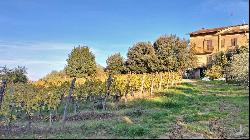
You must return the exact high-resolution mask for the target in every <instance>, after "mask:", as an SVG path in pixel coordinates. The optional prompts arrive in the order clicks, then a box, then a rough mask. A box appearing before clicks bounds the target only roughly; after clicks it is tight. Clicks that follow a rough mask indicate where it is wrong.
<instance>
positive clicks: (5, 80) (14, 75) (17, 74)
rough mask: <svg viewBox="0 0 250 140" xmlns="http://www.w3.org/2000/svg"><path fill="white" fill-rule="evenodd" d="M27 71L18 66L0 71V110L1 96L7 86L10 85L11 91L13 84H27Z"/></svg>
mask: <svg viewBox="0 0 250 140" xmlns="http://www.w3.org/2000/svg"><path fill="white" fill-rule="evenodd" d="M26 74H27V71H26V68H25V67H21V66H18V67H17V68H13V69H9V68H7V67H6V66H4V67H2V69H0V108H1V104H2V101H3V96H4V92H5V88H6V87H7V84H10V85H11V89H12V90H11V91H13V84H14V83H27V82H28V78H27V76H26Z"/></svg>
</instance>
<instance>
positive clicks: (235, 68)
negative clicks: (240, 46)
mask: <svg viewBox="0 0 250 140" xmlns="http://www.w3.org/2000/svg"><path fill="white" fill-rule="evenodd" d="M226 76H227V80H228V81H233V82H237V83H239V84H241V85H246V86H249V53H248V52H244V53H240V54H236V55H234V56H233V58H232V61H231V63H230V65H229V67H228V68H227V72H226Z"/></svg>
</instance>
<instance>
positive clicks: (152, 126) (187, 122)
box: [0, 81, 249, 138]
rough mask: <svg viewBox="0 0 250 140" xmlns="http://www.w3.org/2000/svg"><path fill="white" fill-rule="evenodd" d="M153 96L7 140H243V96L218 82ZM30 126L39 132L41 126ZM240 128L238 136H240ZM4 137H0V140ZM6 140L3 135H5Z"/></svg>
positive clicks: (245, 103)
mask: <svg viewBox="0 0 250 140" xmlns="http://www.w3.org/2000/svg"><path fill="white" fill-rule="evenodd" d="M158 94H159V97H155V98H152V99H141V100H134V101H131V102H129V103H127V105H126V106H123V107H122V108H121V109H120V110H119V111H113V112H112V113H115V114H117V115H118V116H117V117H114V118H110V119H93V120H85V121H71V122H68V123H67V124H66V128H64V129H60V127H59V126H60V124H59V122H56V123H55V124H54V127H53V128H52V130H50V131H48V132H47V131H43V130H41V131H37V132H33V133H31V132H27V133H21V134H18V135H11V137H12V138H173V137H175V138H229V137H230V138H232V137H241V138H242V137H249V125H248V124H249V98H248V96H249V92H248V90H245V89H243V88H242V87H239V86H233V85H228V84H226V83H224V82H219V81H212V82H204V81H197V82H194V83H183V84H182V85H180V86H178V87H176V88H175V89H169V90H168V91H167V90H166V91H164V92H162V93H158ZM36 126H39V127H41V128H43V127H44V128H45V127H46V125H45V124H44V123H40V124H39V123H37V124H36ZM240 126H242V131H243V132H242V133H237V132H239V131H240ZM1 137H2V138H3V137H4V138H6V135H5V136H3V135H2V136H0V138H1ZM8 137H9V136H8Z"/></svg>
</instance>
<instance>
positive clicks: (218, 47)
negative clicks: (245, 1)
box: [189, 24, 249, 78]
mask: <svg viewBox="0 0 250 140" xmlns="http://www.w3.org/2000/svg"><path fill="white" fill-rule="evenodd" d="M189 35H190V44H191V46H193V47H194V50H195V52H196V57H197V60H198V62H197V63H198V67H197V69H196V71H195V74H194V75H195V78H198V77H200V75H201V73H202V72H201V71H202V70H203V69H204V68H206V66H207V65H208V63H209V62H210V61H211V59H212V55H213V54H215V53H218V52H220V51H227V50H229V49H235V48H236V47H241V46H245V45H246V44H248V40H249V25H248V24H241V25H233V26H227V27H219V28H211V29H200V30H198V31H194V32H191V33H189Z"/></svg>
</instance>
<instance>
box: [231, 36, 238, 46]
mask: <svg viewBox="0 0 250 140" xmlns="http://www.w3.org/2000/svg"><path fill="white" fill-rule="evenodd" d="M231 46H237V38H233V39H231Z"/></svg>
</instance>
